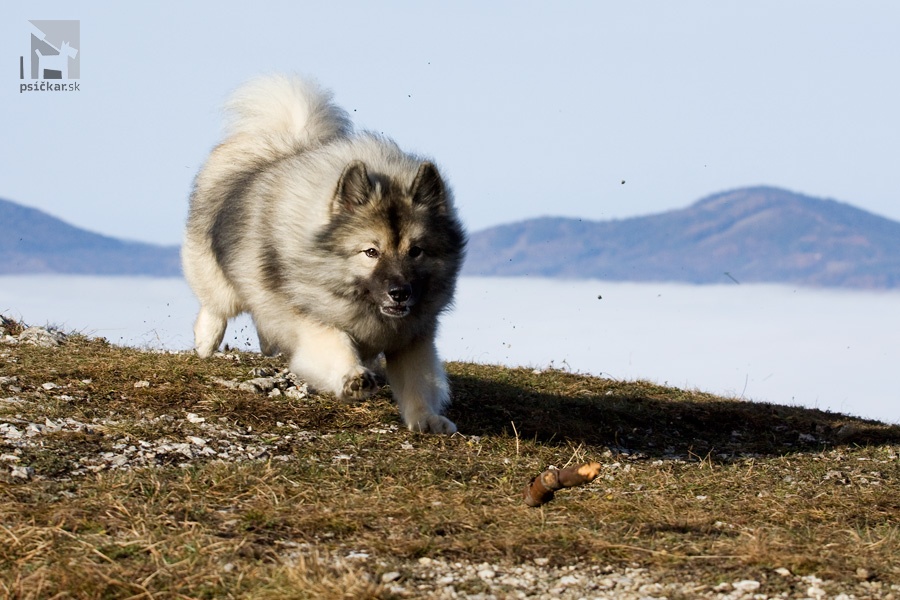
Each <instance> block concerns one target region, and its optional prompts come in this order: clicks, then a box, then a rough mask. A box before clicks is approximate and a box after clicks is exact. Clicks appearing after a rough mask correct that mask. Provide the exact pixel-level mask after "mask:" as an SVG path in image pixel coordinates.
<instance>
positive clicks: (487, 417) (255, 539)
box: [0, 320, 900, 598]
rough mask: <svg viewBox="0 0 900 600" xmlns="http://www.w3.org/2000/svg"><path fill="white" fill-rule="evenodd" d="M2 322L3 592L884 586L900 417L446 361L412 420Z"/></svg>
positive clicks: (183, 358) (438, 592) (209, 363)
mask: <svg viewBox="0 0 900 600" xmlns="http://www.w3.org/2000/svg"><path fill="white" fill-rule="evenodd" d="M3 329H4V331H0V597H10V598H63V597H67V598H69V597H70V598H407V597H409V598H415V597H448V598H449V597H482V598H486V597H497V598H508V597H509V598H515V597H548V598H549V597H563V598H582V597H584V598H594V597H609V598H632V597H633V598H639V597H644V598H651V597H667V598H767V597H773V598H775V597H777V598H806V597H812V598H850V597H855V598H891V597H893V598H900V586H898V585H897V584H898V583H900V457H898V455H900V427H897V426H889V425H885V424H882V423H877V422H873V421H866V420H860V419H856V418H851V417H847V416H844V415H839V414H834V413H826V412H821V411H818V410H809V409H804V408H796V407H784V406H775V405H771V404H762V403H750V402H741V401H737V400H733V399H727V398H721V397H717V396H712V395H709V394H703V393H698V392H693V391H687V390H680V389H676V388H669V387H662V386H658V385H653V384H650V383H646V382H620V381H614V380H609V379H599V378H594V377H586V376H581V375H575V374H569V373H564V372H561V371H555V370H549V371H540V372H537V371H532V370H526V369H507V368H500V367H489V366H479V365H472V364H462V363H453V364H450V365H449V366H448V369H449V372H450V375H451V381H452V384H453V388H454V404H453V407H452V408H451V410H450V413H449V416H450V417H451V418H452V419H453V420H454V421H455V422H456V423H457V424H458V426H459V429H460V432H461V434H457V435H454V436H451V437H443V436H426V435H419V434H413V433H410V432H408V431H406V430H405V429H403V428H402V425H401V423H400V420H399V416H398V414H397V412H396V408H395V407H394V406H393V405H392V403H391V401H390V395H389V392H388V391H387V390H384V391H382V392H380V393H379V394H378V395H377V396H376V397H375V398H373V399H371V400H369V401H367V402H364V403H361V404H343V403H340V402H338V401H336V400H335V399H334V398H333V397H330V396H316V395H315V394H309V393H308V392H307V390H306V389H305V387H304V386H303V385H302V382H298V381H295V380H293V379H292V378H291V377H289V376H288V375H287V374H286V373H285V372H284V371H283V367H284V365H283V362H282V361H280V360H279V359H266V358H263V357H261V356H259V355H257V354H249V353H243V352H227V353H225V354H223V355H221V356H218V357H216V358H213V359H209V360H201V359H199V358H197V357H196V356H194V355H193V354H190V353H178V354H166V353H158V352H146V351H141V350H136V349H129V348H121V347H116V346H112V345H110V344H108V343H107V342H106V341H104V340H102V339H89V338H85V337H82V336H78V335H70V336H65V337H64V336H61V335H58V334H54V333H52V332H50V333H48V332H46V331H43V332H42V331H41V330H38V331H35V330H33V329H31V330H27V331H24V332H23V327H22V326H21V325H19V324H17V323H12V322H10V321H6V320H4V322H3ZM848 376H852V375H851V374H848ZM587 460H597V461H599V462H601V463H602V465H603V470H602V472H601V475H600V477H599V478H598V479H597V480H596V481H594V482H593V483H591V484H589V485H586V486H583V487H579V488H573V489H570V490H563V491H560V492H558V493H557V496H556V499H554V500H553V501H552V502H550V503H548V504H546V505H544V506H543V507H541V508H528V507H527V506H525V504H524V502H523V500H522V491H523V488H524V486H525V484H526V483H527V482H528V481H529V479H531V478H532V477H534V476H535V475H537V474H538V473H540V472H541V471H542V470H544V469H545V468H547V466H548V465H557V466H560V467H561V466H563V465H569V464H577V463H580V462H584V461H587ZM479 594H481V595H480V596H479ZM842 594H843V596H842Z"/></svg>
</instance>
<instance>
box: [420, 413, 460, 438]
mask: <svg viewBox="0 0 900 600" xmlns="http://www.w3.org/2000/svg"><path fill="white" fill-rule="evenodd" d="M409 428H410V429H411V430H412V431H417V432H419V433H442V434H444V435H451V434H454V433H456V423H454V422H453V421H451V420H450V419H448V418H447V417H442V416H441V415H425V416H424V417H422V418H421V419H417V420H415V421H413V422H411V423H409Z"/></svg>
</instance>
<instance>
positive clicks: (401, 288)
mask: <svg viewBox="0 0 900 600" xmlns="http://www.w3.org/2000/svg"><path fill="white" fill-rule="evenodd" d="M388 296H390V297H391V300H393V301H394V302H406V301H407V300H409V297H410V296H412V286H411V285H409V284H408V283H404V284H400V285H392V286H391V287H390V289H389V290H388Z"/></svg>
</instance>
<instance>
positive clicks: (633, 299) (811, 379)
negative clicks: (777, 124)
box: [0, 275, 900, 423]
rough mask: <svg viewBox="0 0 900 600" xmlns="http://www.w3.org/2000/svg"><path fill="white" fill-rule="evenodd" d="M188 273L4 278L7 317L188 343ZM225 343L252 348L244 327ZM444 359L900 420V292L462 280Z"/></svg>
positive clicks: (128, 340)
mask: <svg viewBox="0 0 900 600" xmlns="http://www.w3.org/2000/svg"><path fill="white" fill-rule="evenodd" d="M196 309H197V302H196V300H195V299H194V297H193V296H192V294H191V292H190V289H189V288H188V287H187V284H186V283H185V282H184V281H183V280H181V279H150V278H139V277H75V276H57V275H54V276H44V275H41V276H5V277H0V313H2V314H4V315H6V316H10V317H14V318H17V319H21V320H23V321H24V322H26V323H28V324H31V325H47V324H50V325H55V326H58V327H60V328H62V329H63V330H65V331H79V332H82V333H85V334H89V335H94V336H103V337H105V338H107V339H108V340H110V341H111V342H114V343H117V344H126V345H130V346H138V347H147V348H157V349H171V350H183V349H188V348H190V347H191V345H192V339H191V336H192V333H191V326H192V322H193V319H194V315H195V311H196ZM225 341H226V342H227V343H229V344H231V345H232V346H234V347H239V348H248V349H256V348H257V345H256V340H255V334H254V331H253V325H252V323H251V322H250V320H249V319H248V318H247V317H246V316H243V317H240V318H238V319H236V320H235V321H234V322H233V323H232V324H231V325H230V326H229V330H228V332H227V334H226V337H225ZM438 345H439V348H440V351H441V354H442V356H443V357H444V358H445V359H447V360H465V361H474V362H479V363H490V364H503V365H511V366H527V367H533V368H537V369H540V368H547V367H552V368H558V369H565V370H569V371H573V372H581V373H590V374H594V375H602V376H604V377H612V378H615V379H619V380H634V379H644V380H649V381H653V382H657V383H662V384H668V385H673V386H677V387H681V388H685V389H699V390H703V391H708V392H713V393H717V394H723V395H727V396H731V397H735V398H742V399H745V400H758V401H767V402H774V403H777V404H787V405H798V406H806V407H815V408H820V409H823V410H830V411H834V412H841V413H847V414H852V415H857V416H863V417H868V418H873V419H878V420H881V421H886V422H889V423H898V422H900V384H898V370H900V292H871V291H841V290H821V289H809V288H794V287H786V286H775V285H736V284H733V283H732V284H729V285H722V286H689V285H678V284H662V283H613V282H606V281H558V280H547V279H501V278H463V279H462V280H461V281H460V284H459V292H458V294H457V299H456V305H455V308H454V309H453V311H451V312H450V313H448V314H447V315H445V317H444V319H443V321H442V327H441V335H440V338H439V340H438Z"/></svg>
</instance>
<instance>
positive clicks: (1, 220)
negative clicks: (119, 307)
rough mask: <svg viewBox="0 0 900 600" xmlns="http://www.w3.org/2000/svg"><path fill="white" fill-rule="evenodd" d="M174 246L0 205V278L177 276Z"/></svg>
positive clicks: (13, 205) (1, 202) (17, 206)
mask: <svg viewBox="0 0 900 600" xmlns="http://www.w3.org/2000/svg"><path fill="white" fill-rule="evenodd" d="M178 253H179V249H178V246H156V245H153V244H144V243H140V242H128V241H123V240H118V239H115V238H111V237H107V236H104V235H100V234H97V233H91V232H89V231H85V230H84V229H80V228H78V227H74V226H72V225H69V224H68V223H65V222H64V221H61V220H60V219H57V218H56V217H52V216H50V215H48V214H47V213H44V212H42V211H40V210H37V209H34V208H28V207H26V206H22V205H20V204H16V203H15V202H10V201H9V200H3V199H0V275H12V274H26V273H66V274H78V275H151V276H155V277H166V276H178V275H181V263H180V261H179V254H178Z"/></svg>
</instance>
